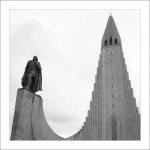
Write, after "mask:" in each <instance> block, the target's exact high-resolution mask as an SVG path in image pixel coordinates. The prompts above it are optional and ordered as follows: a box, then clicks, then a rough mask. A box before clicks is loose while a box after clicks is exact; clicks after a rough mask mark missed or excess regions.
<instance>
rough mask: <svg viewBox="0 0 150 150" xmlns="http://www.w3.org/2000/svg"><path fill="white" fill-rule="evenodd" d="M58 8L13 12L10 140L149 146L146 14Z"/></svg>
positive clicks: (10, 15)
mask: <svg viewBox="0 0 150 150" xmlns="http://www.w3.org/2000/svg"><path fill="white" fill-rule="evenodd" d="M43 3H44V2H43ZM43 3H42V4H43ZM60 3H62V2H59V4H60ZM66 3H67V2H66ZM78 3H79V2H78ZM84 3H85V2H83V3H82V5H83V4H84ZM87 3H88V2H87ZM25 4H26V3H25ZM33 4H34V2H33ZM37 4H38V3H37ZM47 4H49V3H47ZM51 4H52V5H54V4H53V3H51ZM57 4H58V2H57V3H56V5H54V7H53V9H52V6H51V7H49V5H44V7H45V9H44V7H43V5H42V7H41V8H40V6H38V7H37V6H35V7H27V5H25V6H24V8H23V7H10V8H9V10H8V11H7V15H8V17H7V21H8V25H7V27H8V29H9V30H8V31H9V32H8V34H6V35H7V36H8V38H7V42H8V47H7V49H8V51H7V61H8V65H7V66H8V68H7V70H8V75H7V77H8V79H9V80H7V84H8V85H7V91H5V93H8V94H5V95H7V98H8V101H7V104H8V107H7V108H8V109H7V110H8V112H7V113H8V116H9V117H8V120H9V121H8V124H7V127H8V128H7V133H8V134H7V137H8V139H7V140H8V141H9V142H11V144H13V142H17V141H20V142H24V141H28V142H30V143H32V141H37V142H38V141H39V142H44V141H45V142H53V141H54V142H55V141H56V142H61V141H63V142H65V141H66V142H89V141H93V142H98V143H99V144H100V143H103V142H108V143H109V142H112V141H116V142H119V141H124V142H133V141H134V142H137V143H140V142H142V140H143V139H144V138H142V131H143V130H142V124H143V123H142V120H143V119H142V117H143V116H144V113H143V111H142V109H144V108H143V107H144V105H142V103H143V102H142V101H143V100H144V99H145V98H144V96H143V84H144V83H145V80H146V77H145V79H144V80H143V79H142V77H143V73H142V70H144V69H143V64H144V63H143V57H142V56H143V55H142V54H143V47H142V37H143V33H142V31H143V30H142V27H143V24H142V10H141V9H135V8H130V9H128V8H126V7H125V8H121V7H120V8H118V9H116V7H114V5H112V8H111V7H110V5H109V7H106V5H107V4H108V1H107V3H106V5H104V6H105V7H100V6H99V7H95V8H92V6H90V7H87V6H85V7H84V8H82V7H79V5H78V7H77V6H76V3H75V6H74V7H76V9H73V6H72V4H71V3H69V4H70V7H68V6H66V7H62V6H61V5H60V6H57ZM112 4H113V2H112ZM82 5H81V6H82ZM10 6H11V5H10ZM12 6H13V5H12ZM16 6H17V5H16ZM18 6H19V5H18ZM21 6H22V4H21ZM31 6H33V5H31ZM94 6H96V5H94ZM143 20H144V19H143ZM145 61H146V57H145ZM143 72H144V71H143ZM144 74H145V73H144ZM144 85H145V89H146V87H147V86H146V84H144ZM5 89H6V88H5ZM146 91H147V90H145V92H146ZM2 101H3V99H2ZM145 101H147V99H145ZM148 103H149V102H147V104H148ZM1 105H2V104H1ZM147 106H148V105H147ZM146 110H147V108H145V111H146ZM141 130H142V131H141ZM43 144H44V143H43ZM131 144H132V143H131ZM58 145H59V143H58ZM119 146H121V144H120V145H119ZM126 146H128V145H126ZM56 147H57V145H56ZM132 147H133V148H134V145H132ZM50 148H51V147H50ZM97 148H100V147H97ZM109 148H111V147H109Z"/></svg>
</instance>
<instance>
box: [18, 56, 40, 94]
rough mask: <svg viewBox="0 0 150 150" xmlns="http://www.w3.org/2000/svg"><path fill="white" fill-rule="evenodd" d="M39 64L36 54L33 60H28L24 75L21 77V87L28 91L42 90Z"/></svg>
mask: <svg viewBox="0 0 150 150" xmlns="http://www.w3.org/2000/svg"><path fill="white" fill-rule="evenodd" d="M41 70H42V69H41V65H40V63H39V62H38V58H37V56H34V57H33V60H30V61H28V63H27V65H26V68H25V72H24V75H23V77H22V82H21V84H22V86H23V88H25V89H27V90H29V91H30V92H33V93H35V92H37V91H42V72H41Z"/></svg>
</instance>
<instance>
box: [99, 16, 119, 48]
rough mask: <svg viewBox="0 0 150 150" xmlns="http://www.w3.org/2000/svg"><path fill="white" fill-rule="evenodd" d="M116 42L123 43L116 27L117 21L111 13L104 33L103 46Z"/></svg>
mask: <svg viewBox="0 0 150 150" xmlns="http://www.w3.org/2000/svg"><path fill="white" fill-rule="evenodd" d="M116 44H118V45H121V38H120V35H119V32H118V29H117V27H116V24H115V21H114V19H113V17H112V15H110V16H109V18H108V22H107V25H106V28H105V32H104V34H103V38H102V43H101V48H103V47H105V48H106V47H109V46H112V45H116Z"/></svg>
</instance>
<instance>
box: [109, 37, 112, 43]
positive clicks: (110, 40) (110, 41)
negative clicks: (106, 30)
mask: <svg viewBox="0 0 150 150" xmlns="http://www.w3.org/2000/svg"><path fill="white" fill-rule="evenodd" d="M109 43H110V45H112V37H110V39H109Z"/></svg>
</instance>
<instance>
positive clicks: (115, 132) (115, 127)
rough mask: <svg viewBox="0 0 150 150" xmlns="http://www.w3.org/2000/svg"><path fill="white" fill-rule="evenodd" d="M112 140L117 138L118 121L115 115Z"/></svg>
mask: <svg viewBox="0 0 150 150" xmlns="http://www.w3.org/2000/svg"><path fill="white" fill-rule="evenodd" d="M111 129H112V140H117V121H116V118H115V117H112V120H111Z"/></svg>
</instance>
